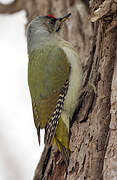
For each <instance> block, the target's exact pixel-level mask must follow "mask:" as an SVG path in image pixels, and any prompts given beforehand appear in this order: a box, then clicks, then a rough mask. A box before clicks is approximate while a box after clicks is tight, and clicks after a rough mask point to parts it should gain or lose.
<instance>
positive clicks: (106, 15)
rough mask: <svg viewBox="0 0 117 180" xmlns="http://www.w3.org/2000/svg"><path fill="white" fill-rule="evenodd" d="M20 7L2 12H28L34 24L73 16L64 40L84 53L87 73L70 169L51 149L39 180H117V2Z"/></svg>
mask: <svg viewBox="0 0 117 180" xmlns="http://www.w3.org/2000/svg"><path fill="white" fill-rule="evenodd" d="M19 2H20V3H19ZM11 7H12V8H11ZM15 7H16V9H15V8H14V3H12V4H10V5H7V6H6V5H3V4H0V12H1V13H7V12H8V13H14V12H16V11H19V10H21V9H25V11H26V13H27V19H28V22H30V20H31V19H32V18H34V17H35V16H37V15H46V14H53V15H55V16H56V17H59V16H61V15H64V14H66V13H68V12H71V13H72V17H71V19H70V20H69V22H67V25H65V27H64V31H63V33H61V36H63V38H64V39H66V40H69V41H70V42H71V43H72V44H73V46H74V47H75V48H76V49H77V51H78V52H79V54H80V58H81V62H82V66H83V71H84V79H83V88H84V91H83V93H82V96H81V97H80V100H79V106H78V109H77V110H76V112H75V115H74V117H73V120H72V122H71V137H70V150H71V155H70V164H69V167H68V170H67V171H66V168H65V165H64V163H63V161H62V159H61V155H60V153H59V152H58V151H57V149H56V148H55V147H52V148H51V147H50V148H49V149H44V152H43V155H42V157H41V160H40V162H39V164H38V166H37V168H36V171H35V176H34V180H40V179H44V180H55V179H56V180H57V179H58V180H64V179H66V180H78V179H79V180H84V179H87V180H101V179H104V180H109V179H111V180H112V179H113V180H114V178H115V179H117V170H116V169H117V164H116V161H117V138H116V136H117V128H116V127H117V93H116V92H117V79H116V78H117V1H116V0H115V1H114V0H113V1H112V0H105V1H103V0H99V1H95V0H90V8H89V3H88V0H87V1H82V0H79V1H77V0H66V1H63V0H48V1H47V0H20V1H18V0H16V1H15ZM13 8H14V9H13ZM11 9H12V10H11ZM89 9H90V14H89ZM45 156H46V158H44V157H45Z"/></svg>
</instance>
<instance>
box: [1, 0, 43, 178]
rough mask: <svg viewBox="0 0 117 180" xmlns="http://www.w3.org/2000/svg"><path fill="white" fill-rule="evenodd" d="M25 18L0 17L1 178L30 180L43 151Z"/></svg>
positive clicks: (18, 14) (17, 14) (21, 16)
mask: <svg viewBox="0 0 117 180" xmlns="http://www.w3.org/2000/svg"><path fill="white" fill-rule="evenodd" d="M1 2H2V3H4V4H5V3H9V2H11V1H10V0H0V3H1ZM26 23H27V21H26V15H25V12H24V11H20V12H18V13H15V14H13V15H1V14H0V179H1V180H16V179H17V180H29V179H32V177H33V174H34V170H35V168H36V165H37V163H38V161H39V157H40V155H41V152H42V150H43V144H41V146H40V147H39V145H38V139H37V134H36V129H35V126H34V123H33V114H32V107H31V99H30V94H29V89H28V83H27V67H28V56H27V44H26V36H25V24H26Z"/></svg>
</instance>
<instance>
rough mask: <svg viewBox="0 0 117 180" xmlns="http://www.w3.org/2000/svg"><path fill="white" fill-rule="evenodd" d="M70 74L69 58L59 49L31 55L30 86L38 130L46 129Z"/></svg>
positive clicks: (39, 51) (34, 51) (49, 49)
mask: <svg viewBox="0 0 117 180" xmlns="http://www.w3.org/2000/svg"><path fill="white" fill-rule="evenodd" d="M69 72H70V65H69V63H68V60H67V57H66V55H65V53H64V51H63V50H62V49H61V48H59V47H46V48H42V49H36V50H33V51H32V52H31V53H30V54H29V66H28V84H29V89H30V94H31V98H32V105H33V114H34V121H35V125H36V127H37V128H45V126H46V123H47V121H48V119H49V118H50V116H51V115H52V113H53V112H54V109H55V106H56V104H57V101H58V99H59V95H60V93H61V89H62V88H63V86H64V84H65V83H66V80H68V79H69Z"/></svg>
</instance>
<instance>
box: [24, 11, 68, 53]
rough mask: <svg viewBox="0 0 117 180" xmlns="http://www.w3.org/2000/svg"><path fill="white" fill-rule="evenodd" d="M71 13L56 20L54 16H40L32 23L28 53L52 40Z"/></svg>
mask: <svg viewBox="0 0 117 180" xmlns="http://www.w3.org/2000/svg"><path fill="white" fill-rule="evenodd" d="M70 15H71V13H69V14H67V15H65V16H63V17H60V18H55V17H54V16H52V15H48V16H38V17H36V18H35V19H33V20H32V21H31V23H30V24H29V25H28V27H27V42H28V51H31V50H33V49H34V48H38V47H39V46H40V45H41V46H42V44H43V43H45V42H48V41H49V40H52V39H51V38H53V37H54V36H55V35H56V34H58V32H59V31H60V29H61V27H62V24H63V22H64V21H66V20H67V19H68V17H69V16H70Z"/></svg>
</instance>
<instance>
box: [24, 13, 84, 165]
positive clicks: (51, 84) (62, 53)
mask: <svg viewBox="0 0 117 180" xmlns="http://www.w3.org/2000/svg"><path fill="white" fill-rule="evenodd" d="M70 15H71V13H69V14H67V15H65V16H63V17H60V18H55V17H54V16H52V15H47V16H38V17H36V18H35V19H33V20H32V21H31V23H30V24H29V25H28V28H27V46H28V57H29V64H28V84H29V90H30V94H31V99H32V109H33V116H34V122H35V126H36V128H37V133H38V139H39V143H40V129H43V128H45V138H44V142H45V146H48V145H53V144H56V145H57V147H58V150H59V151H60V152H61V154H62V157H63V160H64V161H65V164H66V165H68V164H69V138H70V137H69V136H70V135H69V124H70V120H71V119H72V116H73V113H74V111H75V109H76V107H77V104H78V97H79V95H80V89H81V84H82V67H81V63H80V58H79V56H78V53H77V52H76V50H74V48H73V46H72V45H71V43H69V42H68V41H65V40H64V39H62V38H61V37H60V33H59V31H60V30H61V27H62V25H63V23H64V22H65V21H66V20H67V19H68V17H69V16H70Z"/></svg>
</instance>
